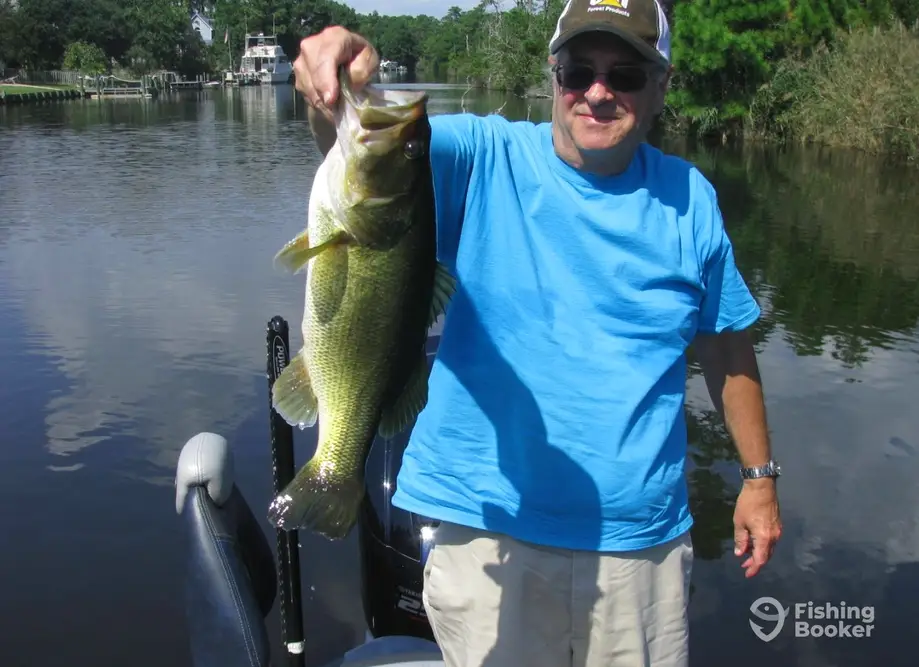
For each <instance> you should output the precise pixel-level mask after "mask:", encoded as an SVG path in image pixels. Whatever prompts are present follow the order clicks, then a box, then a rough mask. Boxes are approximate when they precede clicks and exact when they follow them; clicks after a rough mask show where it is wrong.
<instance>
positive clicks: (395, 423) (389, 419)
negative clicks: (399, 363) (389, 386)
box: [377, 348, 428, 438]
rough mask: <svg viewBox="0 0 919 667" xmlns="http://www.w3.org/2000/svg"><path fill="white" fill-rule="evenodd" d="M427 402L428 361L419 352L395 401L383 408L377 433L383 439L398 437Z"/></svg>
mask: <svg viewBox="0 0 919 667" xmlns="http://www.w3.org/2000/svg"><path fill="white" fill-rule="evenodd" d="M427 402H428V360H427V356H426V355H425V353H424V348H422V350H421V355H420V359H419V360H418V363H416V364H415V368H414V370H413V371H412V374H411V375H410V376H409V378H408V381H407V382H406V383H405V388H404V389H403V390H402V393H401V394H400V395H399V396H398V398H396V400H395V401H394V402H393V403H392V404H391V405H389V406H388V407H386V408H384V410H383V415H382V417H381V418H380V425H379V427H378V428H377V433H379V434H380V436H381V437H383V438H392V437H393V436H396V435H398V434H399V433H401V432H402V431H404V430H405V429H406V428H408V426H409V424H411V423H412V420H414V419H415V417H417V416H418V413H420V412H421V410H422V409H423V408H424V406H425V404H426V403H427Z"/></svg>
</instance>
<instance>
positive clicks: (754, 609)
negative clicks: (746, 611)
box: [750, 597, 791, 642]
mask: <svg viewBox="0 0 919 667" xmlns="http://www.w3.org/2000/svg"><path fill="white" fill-rule="evenodd" d="M770 606H771V607H772V608H773V609H775V610H776V611H775V612H774V613H770V612H768V611H764V610H766V609H768V608H769V607H770ZM790 610H791V607H782V603H781V602H779V601H778V600H776V599H775V598H772V597H761V598H759V599H758V600H755V601H754V602H753V604H752V605H750V613H751V614H753V615H754V616H756V618H758V619H760V620H761V621H772V622H774V623H775V628H773V630H772V632H768V633H767V632H763V628H762V626H760V625H757V624H756V623H755V622H754V621H753V619H750V628H751V629H752V630H753V634H755V635H756V636H757V637H759V638H760V639H762V640H763V641H764V642H770V641H772V640H773V639H775V638H776V637H778V636H779V633H780V632H781V631H782V628H783V627H784V626H785V619H786V618H788V612H789V611H790Z"/></svg>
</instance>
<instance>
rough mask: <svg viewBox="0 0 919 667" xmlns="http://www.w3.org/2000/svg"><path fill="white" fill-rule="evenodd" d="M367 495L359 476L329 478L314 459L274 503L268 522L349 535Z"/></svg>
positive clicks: (338, 536) (326, 534) (336, 537)
mask: <svg viewBox="0 0 919 667" xmlns="http://www.w3.org/2000/svg"><path fill="white" fill-rule="evenodd" d="M363 497H364V480H363V477H360V476H344V477H342V478H341V481H339V480H338V479H334V478H333V479H327V475H325V474H323V471H322V464H321V462H320V461H317V460H316V459H315V458H314V459H313V460H311V461H309V462H308V463H307V464H306V465H304V466H303V468H301V469H300V472H298V473H297V476H296V477H294V479H293V480H292V481H291V482H290V484H288V485H287V486H286V487H285V488H284V490H283V491H281V493H279V494H278V496H277V497H276V498H275V499H274V500H273V501H272V502H271V505H270V507H269V510H268V521H270V522H271V524H272V525H273V526H275V527H276V528H280V529H281V530H288V531H290V530H299V529H308V530H311V531H312V532H315V533H318V534H319V535H322V536H324V537H326V538H328V539H330V540H341V539H344V538H345V537H347V536H348V534H349V533H350V532H351V529H352V528H353V527H354V525H355V524H356V523H357V515H358V512H359V511H360V506H361V501H362V500H363Z"/></svg>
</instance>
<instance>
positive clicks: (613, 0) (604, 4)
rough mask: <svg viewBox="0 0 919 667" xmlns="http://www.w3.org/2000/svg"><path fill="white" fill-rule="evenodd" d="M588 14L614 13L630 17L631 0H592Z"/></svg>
mask: <svg viewBox="0 0 919 667" xmlns="http://www.w3.org/2000/svg"><path fill="white" fill-rule="evenodd" d="M587 11H588V12H614V13H616V14H620V15H622V16H629V0H590V7H588V8H587Z"/></svg>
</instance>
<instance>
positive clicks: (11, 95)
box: [0, 84, 81, 105]
mask: <svg viewBox="0 0 919 667" xmlns="http://www.w3.org/2000/svg"><path fill="white" fill-rule="evenodd" d="M80 96H81V93H80V90H79V89H78V88H75V87H74V86H57V85H50V86H32V85H26V84H0V104H3V105H5V104H22V103H24V102H40V101H42V100H54V99H74V98H77V97H80Z"/></svg>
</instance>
